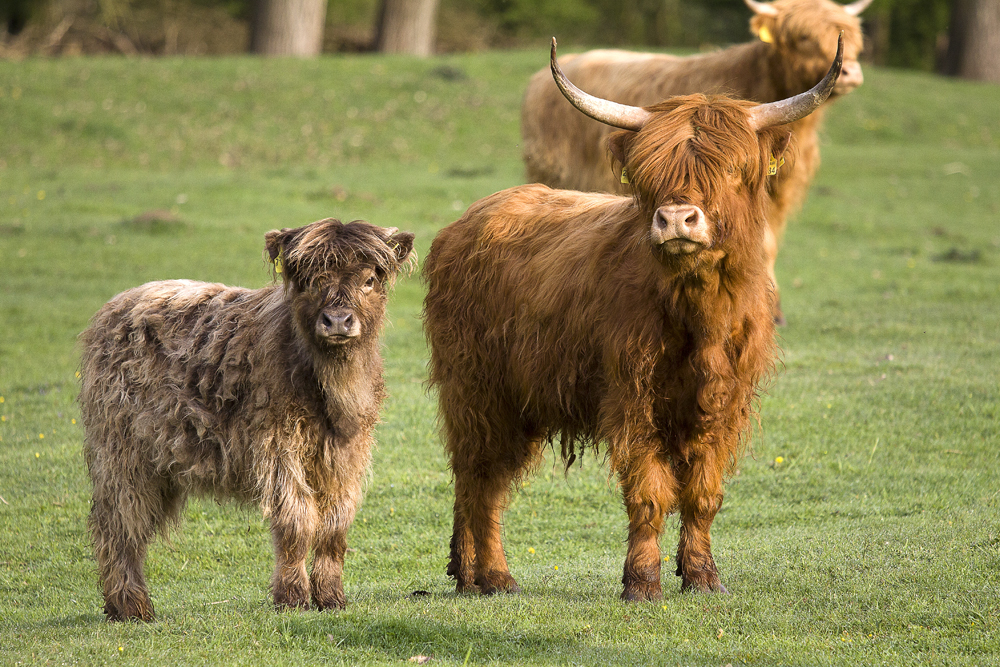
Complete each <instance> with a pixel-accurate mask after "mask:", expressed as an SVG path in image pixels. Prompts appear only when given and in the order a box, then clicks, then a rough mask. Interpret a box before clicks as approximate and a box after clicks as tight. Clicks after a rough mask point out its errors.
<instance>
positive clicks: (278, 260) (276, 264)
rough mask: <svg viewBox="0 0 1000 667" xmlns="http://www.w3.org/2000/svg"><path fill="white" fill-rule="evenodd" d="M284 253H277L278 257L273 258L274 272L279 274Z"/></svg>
mask: <svg viewBox="0 0 1000 667" xmlns="http://www.w3.org/2000/svg"><path fill="white" fill-rule="evenodd" d="M284 253H285V251H284V249H282V251H281V252H279V253H278V256H277V257H275V258H274V272H275V273H277V274H279V275H280V274H281V257H282V255H283V254H284Z"/></svg>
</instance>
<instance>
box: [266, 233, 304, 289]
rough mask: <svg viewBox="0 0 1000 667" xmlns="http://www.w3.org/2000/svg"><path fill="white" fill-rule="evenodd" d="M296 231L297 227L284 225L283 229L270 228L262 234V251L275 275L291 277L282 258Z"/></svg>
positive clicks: (286, 253)
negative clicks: (292, 227) (291, 227)
mask: <svg viewBox="0 0 1000 667" xmlns="http://www.w3.org/2000/svg"><path fill="white" fill-rule="evenodd" d="M297 231H298V230H297V229H289V228H287V227H286V228H285V229H272V230H271V231H269V232H268V233H267V234H264V253H265V256H266V259H267V261H268V262H270V264H271V267H272V268H273V269H274V274H275V277H277V275H278V274H283V275H284V276H285V277H286V278H291V276H290V275H289V271H288V267H287V266H285V262H284V259H285V257H287V256H288V252H287V250H288V247H289V246H290V245H291V244H292V243H291V241H292V238H293V236H294V235H295V232H297Z"/></svg>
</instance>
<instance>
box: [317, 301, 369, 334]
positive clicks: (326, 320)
mask: <svg viewBox="0 0 1000 667" xmlns="http://www.w3.org/2000/svg"><path fill="white" fill-rule="evenodd" d="M316 329H317V333H319V334H320V335H321V336H323V337H324V338H330V337H347V338H354V337H355V336H358V335H359V334H360V333H361V323H360V322H358V318H356V317H355V316H354V312H353V311H351V310H350V309H349V308H328V309H326V310H324V311H323V312H322V313H320V316H319V320H318V321H317V322H316Z"/></svg>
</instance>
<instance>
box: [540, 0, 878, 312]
mask: <svg viewBox="0 0 1000 667" xmlns="http://www.w3.org/2000/svg"><path fill="white" fill-rule="evenodd" d="M769 6H770V7H771V8H773V11H774V12H775V13H776V14H777V15H776V16H769V15H755V16H754V17H753V19H752V21H751V30H752V31H753V33H754V34H755V35H763V36H765V37H766V39H768V41H766V42H765V41H763V40H762V39H757V40H754V41H752V42H748V43H745V44H740V45H737V46H733V47H731V48H728V49H724V50H721V51H716V52H713V53H708V54H703V55H696V56H689V57H677V56H670V55H664V54H653V53H632V52H627V51H617V50H599V51H588V52H586V53H582V54H579V55H575V56H573V55H569V56H565V57H563V58H561V60H560V61H561V62H562V63H564V71H565V72H566V75H567V76H568V77H569V78H570V79H571V80H572V81H574V82H575V83H576V84H577V85H578V86H580V88H583V89H584V90H586V91H587V92H589V93H591V94H593V95H596V96H598V97H602V98H605V99H609V100H613V101H615V102H621V103H624V104H630V105H634V106H647V105H650V104H655V103H656V102H659V101H661V100H664V99H667V98H668V97H671V96H673V95H687V94H690V93H706V94H725V95H728V96H731V97H736V98H740V99H745V100H753V101H755V102H774V101H775V100H781V99H785V98H788V97H791V96H792V95H796V94H798V93H801V92H803V91H805V90H808V89H809V88H811V87H812V86H814V85H815V84H816V82H817V81H819V80H820V79H821V78H823V75H824V74H825V73H826V70H827V68H828V67H829V65H830V58H831V57H832V55H833V54H834V53H835V52H836V50H837V37H838V35H839V33H840V32H841V31H843V33H844V73H843V74H842V75H841V77H840V79H839V80H838V82H837V87H836V88H835V89H834V95H833V97H831V99H834V98H835V97H837V96H839V95H843V94H846V93H848V92H850V91H851V90H853V88H854V87H856V86H857V85H858V84H860V82H861V79H862V76H861V66H860V65H859V64H858V61H857V57H858V54H859V53H860V52H861V49H862V46H863V43H862V33H861V23H860V21H859V19H858V18H857V17H856V16H853V15H851V14H849V13H847V12H846V11H845V10H844V8H843V7H842V6H841V5H839V4H837V3H835V2H831V1H830V0H775V2H772V3H769ZM823 112H824V109H823V108H821V109H820V110H818V111H816V112H814V113H813V114H811V115H809V116H807V117H805V118H803V119H802V120H799V121H797V122H795V123H790V124H789V125H787V126H786V128H787V129H788V130H790V131H791V132H793V133H794V135H795V138H796V146H797V151H795V152H789V153H787V154H786V159H787V162H788V163H787V164H785V165H784V166H782V167H781V168H780V169H779V170H778V173H777V174H776V176H775V177H774V178H772V179H771V182H770V183H769V194H770V201H769V203H768V207H767V209H766V217H767V220H768V223H769V227H768V234H767V235H766V236H765V243H766V244H767V252H768V271H769V273H770V276H771V279H772V281H773V282H774V284H775V287H776V288H777V279H776V277H775V275H774V264H775V261H776V258H777V253H778V243H779V241H780V239H781V236H782V234H783V233H784V229H785V224H786V220H787V218H788V216H789V215H790V214H791V213H792V212H794V211H795V210H796V209H797V208H798V207H799V206H800V205H801V204H802V201H803V200H804V198H805V195H806V193H807V192H808V190H809V184H810V183H811V182H812V178H813V176H814V174H815V172H816V169H817V168H818V167H819V159H820V152H819V142H818V136H817V131H818V129H819V127H820V126H821V124H822V120H823ZM612 131H613V130H612V128H610V127H608V126H607V125H604V124H602V123H598V122H597V121H594V120H591V119H590V118H587V117H586V116H584V115H582V114H580V113H578V112H577V110H576V109H574V108H573V107H572V106H571V105H570V104H569V103H567V102H566V100H565V99H564V98H563V96H562V95H561V94H560V92H559V90H558V88H557V87H556V86H555V84H554V83H553V81H552V76H551V75H550V73H549V71H548V68H546V69H543V70H539V71H538V72H537V73H536V74H535V75H534V76H533V77H532V78H531V81H530V83H529V84H528V88H527V91H526V93H525V96H524V102H523V105H522V107H521V135H522V146H523V155H524V162H525V168H526V172H527V180H528V182H535V183H544V184H546V185H548V186H550V187H553V188H567V189H571V190H583V191H588V192H617V193H619V194H625V195H628V194H631V190H630V187H629V186H628V185H626V184H623V183H622V182H621V178H620V175H621V172H620V170H618V169H612V165H611V164H610V161H609V156H608V147H607V139H608V136H609V135H610V134H611V132H612ZM774 315H775V318H776V320H777V321H778V322H779V323H783V322H784V315H783V314H782V312H781V307H780V303H779V302H777V301H776V303H775V310H774Z"/></svg>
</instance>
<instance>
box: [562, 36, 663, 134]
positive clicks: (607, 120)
mask: <svg viewBox="0 0 1000 667" xmlns="http://www.w3.org/2000/svg"><path fill="white" fill-rule="evenodd" d="M549 66H550V67H551V68H552V78H553V79H555V80H556V85H557V86H559V90H561V91H562V94H563V96H564V97H565V98H566V99H567V100H569V102H570V104H572V105H573V106H575V107H576V108H577V109H579V110H580V111H582V112H583V113H585V114H587V115H588V116H590V117H591V118H593V119H594V120H597V121H600V122H602V123H604V124H605V125H611V126H612V127H620V128H621V129H623V130H632V131H633V132H638V131H639V130H641V129H642V126H643V125H645V124H646V121H647V120H649V118H650V116H651V115H652V114H650V113H649V112H648V111H646V110H645V109H643V108H642V107H633V106H629V105H627V104H618V103H617V102H612V101H610V100H604V99H601V98H600V97H594V96H593V95H590V94H588V93H585V92H583V91H582V90H580V89H579V88H577V87H576V86H574V85H573V84H572V83H571V82H570V80H569V79H567V78H566V75H565V74H563V71H562V69H561V68H560V67H559V63H557V62H556V38H555V37H553V38H552V51H551V53H550V54H549Z"/></svg>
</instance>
